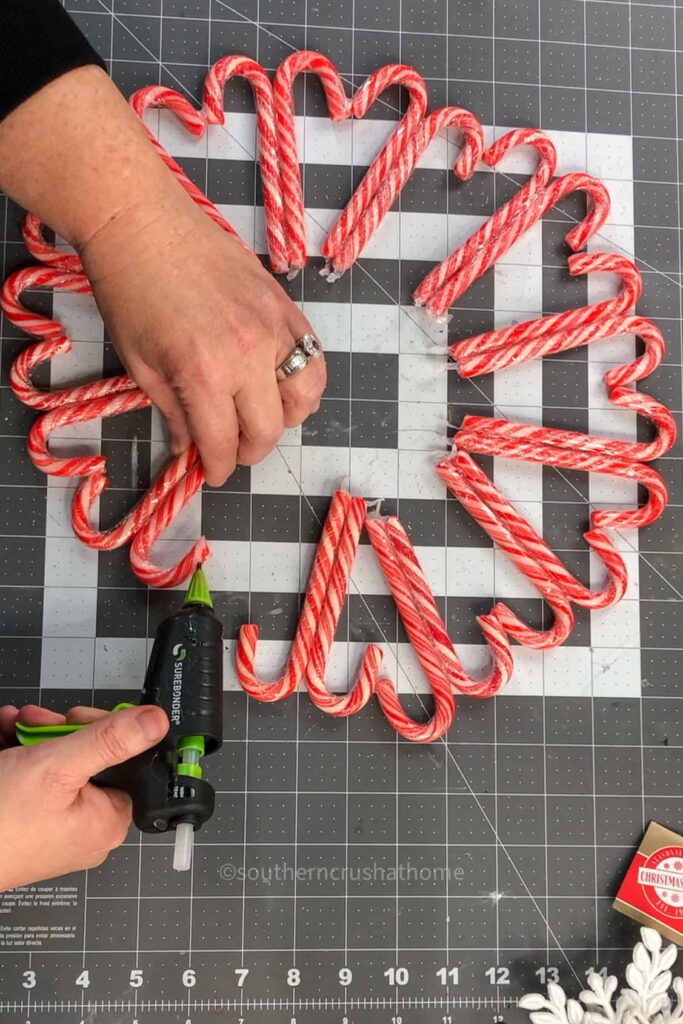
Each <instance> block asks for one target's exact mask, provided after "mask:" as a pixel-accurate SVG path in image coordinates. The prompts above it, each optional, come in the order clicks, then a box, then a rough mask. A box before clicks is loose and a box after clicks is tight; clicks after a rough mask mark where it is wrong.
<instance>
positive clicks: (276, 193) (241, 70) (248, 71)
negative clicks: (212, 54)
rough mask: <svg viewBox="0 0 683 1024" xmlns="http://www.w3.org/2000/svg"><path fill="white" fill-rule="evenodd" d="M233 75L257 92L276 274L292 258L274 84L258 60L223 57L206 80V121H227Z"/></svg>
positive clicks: (268, 224)
mask: <svg viewBox="0 0 683 1024" xmlns="http://www.w3.org/2000/svg"><path fill="white" fill-rule="evenodd" d="M231 78H244V79H245V80H246V81H247V82H248V83H249V85H250V86H251V89H252V92H253V94H254V100H255V103H256V134H257V138H258V156H259V164H260V166H261V185H262V189H263V206H264V211H265V221H266V237H267V240H268V252H269V254H270V267H271V270H272V271H273V273H274V274H284V273H286V272H287V270H288V269H289V260H288V256H287V245H286V242H285V212H284V207H283V202H282V186H281V183H280V166H279V160H278V142H277V132H276V127H275V106H274V99H273V87H272V85H271V83H270V79H269V77H268V75H267V73H266V72H265V71H264V70H263V68H262V67H261V65H260V64H258V63H257V62H256V61H255V60H251V59H250V58H249V57H242V56H231V57H221V58H220V60H218V61H216V63H215V64H214V65H213V67H212V68H211V69H210V71H209V73H208V74H207V76H206V78H205V80H204V108H203V109H204V115H205V118H206V122H207V124H210V125H222V124H223V123H224V121H225V105H224V96H223V94H224V90H225V86H226V83H227V82H228V81H229V80H230V79H231Z"/></svg>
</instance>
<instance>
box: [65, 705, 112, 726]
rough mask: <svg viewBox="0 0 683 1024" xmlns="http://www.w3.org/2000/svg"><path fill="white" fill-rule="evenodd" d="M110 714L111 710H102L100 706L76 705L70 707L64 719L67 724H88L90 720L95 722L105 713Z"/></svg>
mask: <svg viewBox="0 0 683 1024" xmlns="http://www.w3.org/2000/svg"><path fill="white" fill-rule="evenodd" d="M110 714H111V711H104V710H103V709H102V708H90V707H83V706H81V705H78V706H77V707H75V708H70V709H69V710H68V711H67V713H66V721H67V724H68V725H89V724H90V723H91V722H96V721H97V720H98V719H99V718H104V717H105V716H106V715H110ZM117 714H118V712H117Z"/></svg>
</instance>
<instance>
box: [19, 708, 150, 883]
mask: <svg viewBox="0 0 683 1024" xmlns="http://www.w3.org/2000/svg"><path fill="white" fill-rule="evenodd" d="M17 719H19V720H21V721H22V722H24V723H25V724H27V725H50V724H56V723H60V722H64V721H68V722H72V723H91V724H89V725H88V727H87V729H82V730H80V731H79V732H76V733H73V734H72V735H71V736H62V737H59V738H57V739H50V740H46V741H45V742H43V743H40V744H37V745H36V746H34V747H18V746H10V744H11V743H12V741H13V737H14V730H15V726H16V722H17ZM167 730H168V719H167V717H166V715H165V714H164V712H163V711H162V710H161V708H157V707H153V706H143V707H139V708H129V709H126V710H124V711H117V712H116V713H114V714H110V713H109V712H106V711H98V710H97V709H93V708H73V709H72V710H71V711H70V712H69V714H68V715H67V716H66V718H65V717H64V716H62V715H57V714H55V713H53V712H50V711H46V710H44V709H43V708H34V707H27V708H23V709H22V710H21V711H17V709H16V708H12V707H4V708H0V742H2V743H3V744H4V745H5V746H6V749H3V750H2V751H1V752H0V791H1V792H2V800H1V801H0V836H2V846H1V847H0V890H3V889H11V888H14V887H15V886H18V885H27V884H29V883H31V882H37V881H40V880H42V879H45V878H54V877H55V876H57V875H64V874H67V873H68V872H70V871H79V870H81V869H83V868H89V867H95V866H96V865H98V864H101V863H102V861H103V860H104V859H105V858H106V856H107V854H108V853H109V852H110V851H111V850H113V849H114V847H116V846H119V845H120V844H121V843H122V842H123V840H124V839H125V837H126V835H127V833H128V829H129V827H130V822H131V802H130V797H128V796H127V795H126V794H125V793H121V792H120V791H119V790H117V789H101V788H98V787H97V786H93V785H92V783H91V782H90V781H89V779H90V778H92V776H93V775H97V773H98V772H101V771H103V770H104V769H105V768H110V767H112V766H113V765H115V764H120V763H121V762H122V761H127V760H128V758H130V757H134V756H135V755H136V754H140V753H142V751H143V750H147V749H148V748H149V747H151V746H153V745H154V744H155V743H158V742H159V740H160V739H161V738H162V737H163V736H164V735H165V733H166V731H167Z"/></svg>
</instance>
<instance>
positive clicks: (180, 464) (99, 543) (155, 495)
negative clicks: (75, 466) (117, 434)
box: [71, 445, 198, 551]
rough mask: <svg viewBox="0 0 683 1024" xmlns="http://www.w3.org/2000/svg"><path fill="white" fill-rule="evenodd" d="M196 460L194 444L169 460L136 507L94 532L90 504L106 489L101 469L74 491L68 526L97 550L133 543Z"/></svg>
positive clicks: (105, 477)
mask: <svg viewBox="0 0 683 1024" xmlns="http://www.w3.org/2000/svg"><path fill="white" fill-rule="evenodd" d="M197 460H198V454H197V449H196V447H195V446H194V445H190V447H189V448H188V449H186V451H184V452H182V453H181V454H180V455H178V456H177V457H176V458H174V459H171V461H170V462H169V463H168V465H167V466H166V467H165V468H164V469H163V470H162V471H161V473H160V474H159V476H158V477H157V478H156V480H155V481H154V483H153V484H152V486H151V487H150V488H149V490H148V491H147V492H146V494H145V495H144V496H143V497H142V498H141V499H140V501H139V502H138V503H137V505H135V506H134V508H133V509H132V510H131V511H130V512H129V513H128V515H126V516H125V517H124V518H123V519H122V520H121V521H120V522H119V523H117V524H116V526H114V527H112V528H111V529H109V530H99V529H95V527H94V526H93V525H92V523H91V521H90V512H91V510H92V507H93V505H94V504H95V502H96V501H97V499H98V498H99V497H100V495H101V494H102V493H103V491H105V490H106V488H107V487H108V486H109V480H108V479H107V476H106V473H105V472H104V470H103V471H102V472H97V473H92V474H91V475H90V476H87V477H85V478H84V479H83V480H81V482H80V484H79V485H78V487H77V488H76V493H75V494H74V497H73V502H72V505H71V525H72V526H73V530H74V533H75V534H76V536H77V537H78V539H79V540H80V541H82V542H83V543H84V544H87V545H88V547H91V548H98V550H100V551H111V550H113V549H114V548H120V547H123V545H124V544H127V543H128V542H129V541H130V540H132V538H133V537H134V536H135V534H136V533H137V532H138V531H139V530H140V528H141V527H142V526H143V525H144V524H145V523H146V522H147V520H148V519H149V517H150V516H151V515H152V513H153V512H155V511H156V509H157V508H158V507H159V505H160V504H161V502H162V499H163V498H165V497H166V495H167V494H169V493H170V492H171V491H172V490H173V489H174V488H175V487H176V485H177V484H178V482H179V481H180V480H181V479H182V478H183V477H184V476H185V474H186V473H187V472H188V471H189V470H190V469H191V468H192V467H193V466H194V465H195V464H196V463H197Z"/></svg>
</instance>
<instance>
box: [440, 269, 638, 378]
mask: <svg viewBox="0 0 683 1024" xmlns="http://www.w3.org/2000/svg"><path fill="white" fill-rule="evenodd" d="M567 262H568V266H569V273H570V274H571V275H572V276H573V277H577V276H578V275H579V274H588V273H610V274H618V275H619V276H620V277H621V289H620V292H619V294H618V295H617V296H616V297H615V298H613V299H605V300H604V301H602V302H596V303H594V304H593V305H592V306H580V307H578V308H577V309H568V310H565V311H564V312H563V313H552V314H551V315H550V316H544V317H540V318H539V319H537V320H526V321H525V322H524V323H521V324H511V325H510V326H509V327H502V328H500V329H499V330H495V331H487V332H486V333H485V334H478V335H475V336H473V337H471V338H466V339H465V340H464V341H457V342H455V344H453V345H451V348H450V354H451V358H452V359H453V360H454V362H455V364H456V367H457V369H458V373H459V374H460V376H462V377H474V376H477V375H478V374H481V373H489V372H490V371H491V370H493V369H502V368H504V367H505V366H512V365H516V364H517V363H521V362H527V361H528V360H530V359H535V358H537V356H538V355H547V354H549V351H561V350H562V349H563V348H564V347H565V344H564V343H563V338H565V337H567V338H569V337H571V342H570V343H567V345H566V347H567V348H577V347H578V346H579V345H584V344H587V343H588V342H589V341H591V340H592V338H593V337H594V336H595V331H596V327H598V325H599V324H600V323H602V321H603V320H605V319H609V318H611V317H617V316H620V315H622V314H624V313H626V312H627V311H628V310H629V309H630V308H631V307H632V306H634V305H635V304H636V302H637V301H638V299H639V298H640V295H641V292H642V287H643V282H642V278H641V276H640V272H639V271H638V268H637V267H636V265H635V264H634V263H633V261H632V260H629V259H627V258H626V257H625V256H620V255H619V254H617V253H611V252H591V253H576V254H574V255H573V256H570V257H569V259H568V261H567ZM550 335H553V336H554V338H555V339H556V340H555V342H554V343H552V344H555V345H556V346H557V347H556V348H554V349H552V348H550V349H548V348H547V346H548V345H550V344H551V343H550V342H548V341H547V339H548V337H549V336H550Z"/></svg>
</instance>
